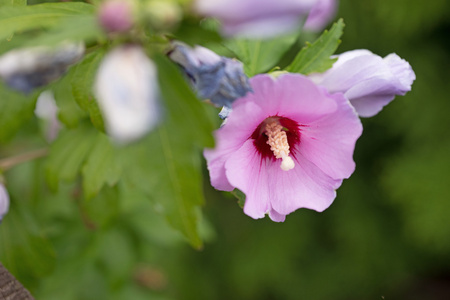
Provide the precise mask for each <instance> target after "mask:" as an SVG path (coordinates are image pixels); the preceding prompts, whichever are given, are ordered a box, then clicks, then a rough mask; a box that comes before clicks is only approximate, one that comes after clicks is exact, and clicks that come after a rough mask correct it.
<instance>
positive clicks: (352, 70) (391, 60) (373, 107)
mask: <svg viewBox="0 0 450 300" xmlns="http://www.w3.org/2000/svg"><path fill="white" fill-rule="evenodd" d="M338 57H339V58H338V60H337V62H336V63H335V64H334V65H333V67H332V68H331V69H329V70H328V71H326V72H325V73H323V74H313V75H310V78H311V79H312V80H313V81H314V82H315V83H317V84H319V85H322V86H324V87H326V88H327V90H328V91H329V92H330V93H336V92H342V93H344V94H345V96H346V97H347V98H348V99H349V100H350V102H351V103H352V105H353V106H354V107H355V108H356V111H357V112H358V114H359V115H360V116H361V117H371V116H374V115H375V114H377V113H378V112H379V111H380V110H381V109H382V108H383V106H385V105H386V104H388V103H389V102H390V101H392V100H393V99H394V98H395V96H396V95H404V94H405V93H406V92H408V91H410V90H411V85H412V83H413V81H414V80H415V78H416V77H415V74H414V71H413V70H412V68H411V66H410V65H409V63H408V62H407V61H405V60H403V59H401V58H400V57H399V56H398V55H396V54H390V55H388V56H386V57H385V58H384V59H383V58H381V57H380V56H378V55H375V54H373V53H371V52H370V51H368V50H354V51H349V52H346V53H343V54H341V55H339V56H338Z"/></svg>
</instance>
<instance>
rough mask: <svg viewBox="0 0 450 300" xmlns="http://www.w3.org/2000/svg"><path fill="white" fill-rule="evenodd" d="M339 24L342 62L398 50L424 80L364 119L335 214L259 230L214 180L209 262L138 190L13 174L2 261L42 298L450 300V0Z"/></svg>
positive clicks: (371, 5)
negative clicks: (82, 194)
mask: <svg viewBox="0 0 450 300" xmlns="http://www.w3.org/2000/svg"><path fill="white" fill-rule="evenodd" d="M337 17H342V18H344V21H345V23H346V28H345V31H344V36H343V38H342V40H343V41H342V44H341V46H340V48H339V49H338V52H343V51H347V50H352V49H361V48H365V49H369V50H371V51H372V52H374V53H376V54H379V55H381V56H385V55H387V54H389V53H391V52H395V53H397V54H398V55H399V56H401V57H402V58H404V59H406V60H407V61H409V62H410V64H411V65H412V67H413V69H414V70H415V72H416V76H417V79H416V81H415V83H414V84H413V88H412V91H411V92H409V93H408V94H407V95H406V96H404V97H397V98H396V100H394V101H393V102H392V103H391V104H390V105H389V106H387V107H386V108H385V109H384V110H383V111H382V112H381V113H380V114H378V115H377V116H375V117H373V118H370V119H364V120H363V125H364V133H363V135H362V137H361V138H360V139H359V141H358V143H357V147H356V151H355V160H356V163H357V167H356V172H355V173H354V174H353V176H352V177H351V178H350V179H348V180H345V181H344V184H343V185H342V187H341V188H340V189H339V191H338V197H337V199H336V200H335V202H334V203H333V205H332V206H331V207H330V208H329V209H328V210H326V211H325V212H323V213H316V212H313V211H308V210H299V211H297V212H295V213H292V214H291V215H289V216H288V217H287V219H286V222H284V223H280V224H279V223H274V222H272V221H270V220H268V219H263V220H253V219H251V218H249V217H248V216H246V215H244V213H243V212H242V209H241V208H240V207H239V206H238V205H237V201H236V199H234V198H233V196H231V195H229V194H226V193H221V192H217V191H215V190H214V189H212V188H211V187H210V186H209V182H208V175H207V172H206V170H205V173H204V175H205V184H204V189H205V194H206V199H207V202H206V205H205V207H204V220H203V222H202V233H203V237H204V239H205V241H206V242H205V245H204V248H203V249H202V250H200V251H197V250H194V249H192V248H191V247H190V246H189V245H188V244H187V243H186V242H185V241H184V240H183V239H182V238H181V237H180V235H179V234H178V233H176V232H175V231H173V230H171V229H170V228H169V227H167V225H165V221H164V220H162V218H161V217H160V216H159V215H158V214H156V213H155V212H154V209H153V207H152V206H151V204H150V203H148V201H146V200H145V199H138V197H139V195H134V194H133V191H127V190H126V189H124V188H121V189H120V193H121V199H129V201H119V200H117V199H115V198H116V195H117V193H116V191H115V189H116V188H117V187H116V188H109V189H110V191H109V190H108V188H105V191H103V193H102V194H101V195H100V196H98V197H97V198H95V199H93V200H91V201H90V202H89V203H87V204H85V205H83V206H80V205H79V203H78V202H77V201H73V199H77V197H79V195H77V194H76V193H75V194H74V193H73V186H72V185H67V186H62V187H60V189H59V192H58V193H56V194H53V193H50V192H48V191H46V190H45V184H44V183H43V182H44V180H43V179H42V177H40V176H38V175H37V174H36V172H41V171H42V165H40V164H41V163H40V162H39V161H37V162H33V163H27V164H23V165H21V166H19V167H16V168H14V169H13V170H11V171H10V172H8V174H7V180H8V183H9V184H10V186H11V189H10V190H11V191H13V192H12V193H11V198H12V209H11V212H10V214H9V215H8V222H4V224H2V225H1V226H0V240H1V244H0V260H1V261H2V262H3V263H4V265H5V266H6V267H8V268H9V269H10V271H11V272H12V273H13V274H14V275H15V276H16V277H17V278H18V279H19V280H20V281H21V282H22V283H23V284H24V285H25V286H26V287H27V288H29V289H30V291H31V292H32V293H33V294H34V295H35V296H36V298H37V299H58V300H61V299H161V300H163V299H164V300H169V299H193V300H194V299H195V300H200V299H248V300H252V299H254V300H256V299H258V300H271V299H308V300H314V299H322V300H328V299H330V300H331V299H333V300H340V299H349V300H351V299H412V300H415V299H417V300H418V299H421V300H423V299H432V300H440V299H450V100H449V96H448V90H447V89H448V86H449V83H450V71H449V70H450V2H449V1H448V0H433V1H426V0H370V1H369V0H342V1H341V2H340V7H339V11H338V14H337ZM24 143H30V141H26V142H24ZM36 178H39V180H36ZM127 193H129V194H127ZM68 194H69V195H70V197H69V198H72V200H70V199H68V197H67V195H68ZM124 194H125V195H124ZM39 195H45V199H41V197H42V196H39ZM24 203H27V204H30V205H23V204H24ZM28 208H30V209H28ZM12 234H14V235H13V236H12Z"/></svg>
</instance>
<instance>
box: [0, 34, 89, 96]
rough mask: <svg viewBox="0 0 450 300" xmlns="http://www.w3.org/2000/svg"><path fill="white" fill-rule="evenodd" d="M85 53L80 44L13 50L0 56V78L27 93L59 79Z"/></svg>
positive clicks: (82, 45)
mask: <svg viewBox="0 0 450 300" xmlns="http://www.w3.org/2000/svg"><path fill="white" fill-rule="evenodd" d="M84 50H85V48H84V44H82V43H63V44H61V45H59V46H57V47H54V48H50V47H43V46H39V47H32V48H24V49H18V50H12V51H9V52H7V53H5V54H4V55H2V56H0V78H1V79H2V80H3V81H5V83H6V84H7V85H8V86H9V87H11V88H12V89H15V90H18V91H21V92H24V93H29V92H31V91H32V90H33V89H34V88H37V87H40V86H44V85H47V84H49V83H50V82H52V81H54V80H56V79H58V78H59V77H61V75H63V74H64V73H65V72H66V70H67V68H68V67H69V66H70V65H72V64H74V63H76V62H77V61H79V60H80V59H81V58H82V57H83V54H84Z"/></svg>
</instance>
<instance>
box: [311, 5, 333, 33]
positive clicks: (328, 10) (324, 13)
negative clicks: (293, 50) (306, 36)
mask: <svg viewBox="0 0 450 300" xmlns="http://www.w3.org/2000/svg"><path fill="white" fill-rule="evenodd" d="M337 2H338V1H337V0H319V1H318V2H317V3H316V5H314V6H313V8H312V9H311V12H310V13H309V15H308V19H306V22H305V29H306V30H311V31H321V30H322V29H324V27H325V26H326V25H327V24H328V23H329V22H330V21H331V20H332V19H333V18H334V16H335V14H336V10H337Z"/></svg>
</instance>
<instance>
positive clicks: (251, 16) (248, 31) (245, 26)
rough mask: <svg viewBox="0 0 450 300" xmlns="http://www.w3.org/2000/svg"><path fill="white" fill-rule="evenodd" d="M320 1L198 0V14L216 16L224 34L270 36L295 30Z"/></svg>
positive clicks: (196, 4)
mask: <svg viewBox="0 0 450 300" xmlns="http://www.w3.org/2000/svg"><path fill="white" fill-rule="evenodd" d="M318 1H319V0H277V1H274V0H197V1H196V2H195V9H196V11H197V12H198V13H200V14H202V15H204V16H207V17H213V18H217V19H218V20H219V21H220V22H221V23H222V31H223V33H224V34H225V35H227V36H241V37H254V38H262V37H270V36H276V35H279V34H285V33H289V32H291V31H294V30H295V29H297V28H298V27H299V26H300V24H301V22H302V19H304V18H306V16H307V15H308V13H309V11H310V10H311V8H312V7H313V6H314V5H315V4H316V3H317V2H318Z"/></svg>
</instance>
